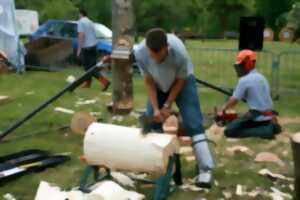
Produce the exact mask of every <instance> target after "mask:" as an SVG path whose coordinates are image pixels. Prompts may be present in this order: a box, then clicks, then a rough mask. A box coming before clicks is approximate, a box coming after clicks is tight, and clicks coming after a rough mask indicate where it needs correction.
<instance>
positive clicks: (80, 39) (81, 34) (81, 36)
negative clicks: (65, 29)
mask: <svg viewBox="0 0 300 200" xmlns="http://www.w3.org/2000/svg"><path fill="white" fill-rule="evenodd" d="M83 41H84V32H78V47H77V56H78V57H79V56H80V52H81V49H82V47H83Z"/></svg>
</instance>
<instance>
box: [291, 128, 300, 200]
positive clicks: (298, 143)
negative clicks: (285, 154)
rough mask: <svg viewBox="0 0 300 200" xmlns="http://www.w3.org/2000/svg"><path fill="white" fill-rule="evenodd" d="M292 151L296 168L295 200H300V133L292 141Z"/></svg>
mask: <svg viewBox="0 0 300 200" xmlns="http://www.w3.org/2000/svg"><path fill="white" fill-rule="evenodd" d="M291 143H292V151H293V157H294V168H295V196H294V199H295V200H300V133H296V134H295V135H294V136H293V137H292V139H291Z"/></svg>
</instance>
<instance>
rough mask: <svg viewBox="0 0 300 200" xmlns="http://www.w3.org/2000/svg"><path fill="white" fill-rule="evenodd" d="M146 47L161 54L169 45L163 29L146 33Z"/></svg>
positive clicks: (155, 29) (154, 29)
mask: <svg viewBox="0 0 300 200" xmlns="http://www.w3.org/2000/svg"><path fill="white" fill-rule="evenodd" d="M146 45H147V47H148V48H149V49H151V50H152V51H154V52H159V51H160V50H161V49H162V48H163V47H166V46H167V45H168V42H167V34H166V31H165V30H163V29H161V28H153V29H150V30H149V31H148V32H147V33H146Z"/></svg>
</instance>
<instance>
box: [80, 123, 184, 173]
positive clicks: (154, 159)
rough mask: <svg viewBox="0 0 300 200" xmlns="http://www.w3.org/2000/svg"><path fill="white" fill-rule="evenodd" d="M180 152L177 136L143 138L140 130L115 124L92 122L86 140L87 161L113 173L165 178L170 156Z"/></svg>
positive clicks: (145, 136)
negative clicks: (128, 172)
mask: <svg viewBox="0 0 300 200" xmlns="http://www.w3.org/2000/svg"><path fill="white" fill-rule="evenodd" d="M178 152H179V143H178V141H177V137H176V136H175V135H170V134H157V133H148V134H147V135H143V134H142V133H141V130H140V129H138V128H132V127H125V126H117V125H112V124H103V123H93V124H91V125H90V127H89V128H88V130H87V132H86V134H85V138H84V156H85V159H86V161H87V162H88V163H89V164H90V165H97V166H105V167H108V168H110V169H113V170H122V171H131V172H146V173H150V174H154V175H162V174H164V173H165V172H166V169H167V165H168V161H169V157H170V156H172V155H174V154H175V153H178Z"/></svg>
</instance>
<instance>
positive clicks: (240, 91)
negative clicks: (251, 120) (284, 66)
mask: <svg viewBox="0 0 300 200" xmlns="http://www.w3.org/2000/svg"><path fill="white" fill-rule="evenodd" d="M232 96H233V98H235V99H237V100H241V99H245V100H246V101H247V104H248V107H249V108H250V109H252V110H258V111H262V112H263V111H270V110H272V107H273V102H272V98H271V93H270V87H269V84H268V81H267V80H266V78H265V77H264V76H263V75H262V74H260V73H258V72H257V71H256V70H255V69H254V70H252V71H251V72H249V73H248V74H247V75H246V76H243V77H241V78H240V79H239V82H238V84H237V86H236V88H235V90H234V93H233V95H232ZM271 118H272V117H269V116H268V117H266V116H259V117H258V118H257V119H255V121H265V120H270V119H271Z"/></svg>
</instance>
